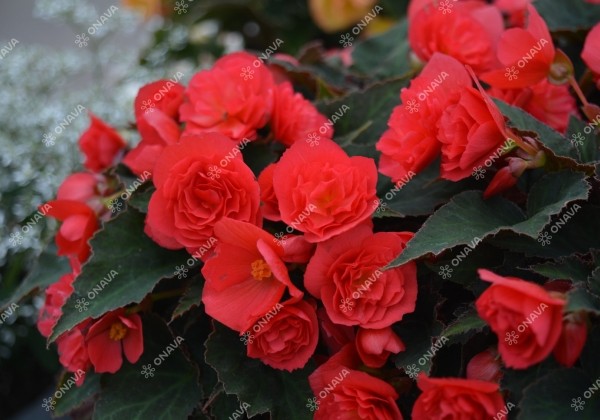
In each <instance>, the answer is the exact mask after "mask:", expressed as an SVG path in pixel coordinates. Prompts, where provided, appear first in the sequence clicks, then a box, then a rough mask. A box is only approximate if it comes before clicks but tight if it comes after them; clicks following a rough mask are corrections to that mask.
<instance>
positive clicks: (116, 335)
mask: <svg viewBox="0 0 600 420" xmlns="http://www.w3.org/2000/svg"><path fill="white" fill-rule="evenodd" d="M127 331H128V330H127V327H126V326H125V325H123V323H122V322H120V321H117V322H115V323H114V324H112V325H111V326H110V332H109V333H108V336H109V337H110V339H111V340H114V341H119V340H122V339H123V338H125V336H126V335H127Z"/></svg>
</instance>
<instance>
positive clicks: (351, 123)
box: [316, 79, 407, 155]
mask: <svg viewBox="0 0 600 420" xmlns="http://www.w3.org/2000/svg"><path fill="white" fill-rule="evenodd" d="M406 84H407V79H394V80H390V81H387V82H385V83H376V84H374V85H372V86H370V87H368V88H367V89H365V90H361V91H356V92H352V93H350V94H348V95H346V96H342V97H340V98H338V99H336V100H334V101H325V102H317V103H316V106H317V108H318V109H319V112H321V113H322V114H323V115H325V116H326V117H327V118H329V120H330V121H331V122H332V123H334V125H333V129H334V130H335V139H336V141H338V143H340V146H342V147H343V148H344V150H346V151H347V152H348V153H349V154H351V155H357V154H360V153H362V151H364V150H365V149H366V148H371V149H372V148H373V147H374V144H375V143H376V142H377V140H379V137H381V135H382V134H383V132H384V131H385V130H386V129H387V121H388V119H389V117H390V115H391V113H392V109H393V108H394V107H395V106H396V105H398V104H399V103H400V89H401V88H403V87H404V86H406ZM334 120H335V121H334ZM349 134H351V135H352V136H350V137H346V138H344V136H347V135H349ZM361 146H362V147H361ZM365 146H368V147H365ZM352 147H355V148H356V147H358V149H355V150H354V151H353V150H352Z"/></svg>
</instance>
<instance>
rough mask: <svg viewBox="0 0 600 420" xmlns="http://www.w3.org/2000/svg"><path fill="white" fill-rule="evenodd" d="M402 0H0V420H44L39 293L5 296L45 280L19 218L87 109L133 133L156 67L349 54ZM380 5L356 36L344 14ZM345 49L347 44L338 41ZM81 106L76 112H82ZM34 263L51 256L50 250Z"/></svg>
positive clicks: (36, 247)
mask: <svg viewBox="0 0 600 420" xmlns="http://www.w3.org/2000/svg"><path fill="white" fill-rule="evenodd" d="M407 3H408V1H407V0H387V1H377V0H177V1H175V0H95V1H89V0H20V1H18V2H17V1H10V2H9V1H7V0H3V1H2V2H0V85H1V86H2V94H1V95H0V150H2V153H1V154H0V203H1V205H0V308H3V307H4V308H6V307H7V306H10V305H12V307H13V308H14V304H15V303H16V304H17V305H18V307H17V308H14V310H11V311H10V316H9V317H8V318H6V319H3V320H2V322H0V419H47V418H50V414H51V413H50V412H47V411H45V410H44V408H43V407H42V405H41V402H42V399H43V398H44V397H46V396H48V395H50V394H51V393H52V392H53V390H54V385H55V383H56V378H57V375H58V373H59V364H58V359H57V355H56V350H55V348H54V347H53V346H51V347H50V348H49V349H46V345H45V341H44V339H43V338H42V336H41V335H40V334H39V333H38V331H37V329H36V326H35V322H36V318H37V313H38V311H39V308H40V307H41V305H42V302H43V299H44V293H43V291H38V292H37V293H34V294H33V295H29V296H27V297H25V298H24V299H21V300H20V301H19V302H11V301H10V298H11V296H14V294H15V293H17V294H18V292H19V285H20V284H22V283H23V282H26V281H27V279H28V278H32V277H36V278H38V279H39V278H40V276H41V277H43V278H44V279H46V278H47V279H48V280H47V283H46V284H50V283H52V282H55V281H56V280H57V279H58V275H59V273H62V272H65V271H67V270H66V269H65V267H66V263H65V266H57V265H56V263H54V262H53V263H50V262H48V263H46V260H45V258H44V256H45V255H46V254H48V255H50V254H52V253H54V252H55V251H54V250H53V244H52V243H53V239H52V238H53V232H54V230H55V228H56V225H55V223H53V221H52V220H47V219H46V218H42V220H41V221H40V222H39V223H35V224H33V223H30V224H29V225H28V224H27V222H28V221H31V220H32V218H33V216H34V215H35V213H36V210H37V208H38V206H39V205H41V204H43V203H44V202H46V201H48V200H50V199H52V198H53V197H54V196H55V194H56V189H57V187H58V185H60V183H61V181H62V180H63V179H64V178H65V177H66V175H67V174H69V173H71V172H73V171H75V170H78V169H80V167H81V160H80V156H79V154H78V150H77V147H76V142H77V140H78V138H79V136H80V134H81V133H82V132H83V130H84V129H85V128H86V127H87V126H88V124H89V118H88V115H87V113H88V112H92V113H94V114H96V115H98V116H99V117H101V118H102V119H103V120H105V121H107V122H108V123H110V124H111V125H113V126H115V127H117V128H119V129H120V131H122V134H123V136H124V137H126V138H127V140H128V141H129V142H130V144H135V143H136V142H137V141H138V139H137V138H135V137H134V134H132V133H133V132H134V130H128V128H130V127H131V124H132V122H133V107H132V104H133V99H134V98H135V95H136V93H137V91H138V89H139V88H140V87H141V86H142V85H144V84H146V83H148V82H150V81H152V80H156V79H159V78H173V77H174V75H175V74H177V73H178V72H181V74H183V80H182V83H184V84H186V82H187V80H189V79H190V78H191V76H192V75H193V74H194V73H195V72H197V71H199V70H201V69H202V68H206V67H210V66H211V64H212V63H213V62H214V61H215V59H216V58H218V57H219V56H221V55H223V54H225V53H228V52H232V51H236V50H241V49H247V50H251V51H255V52H257V53H258V54H260V53H262V52H264V51H265V49H267V48H269V46H271V48H273V47H272V46H273V45H274V42H275V41H276V40H277V39H281V40H283V41H284V42H283V44H281V45H279V46H278V48H277V53H284V54H289V55H292V56H294V57H296V58H298V59H300V61H301V62H302V63H310V62H311V60H312V61H314V60H321V59H330V60H333V61H336V60H337V61H338V62H339V61H344V60H346V63H345V64H346V65H348V64H349V63H348V62H347V61H348V60H350V55H349V54H350V51H351V42H349V38H348V37H349V36H350V35H351V36H352V38H353V40H354V39H356V38H358V37H360V38H366V37H370V36H373V35H374V34H377V33H380V32H382V31H384V30H386V29H388V28H389V27H390V26H391V25H392V24H394V23H395V22H396V21H397V20H398V19H399V17H400V16H401V15H402V14H403V13H404V11H405V10H406V6H407ZM376 5H380V7H382V9H383V11H382V12H381V13H380V14H378V15H377V17H376V18H374V20H373V21H371V22H369V25H368V26H367V27H366V28H365V30H363V31H360V34H359V35H354V34H352V33H351V32H352V31H351V29H352V28H353V25H355V24H356V23H357V22H358V21H360V20H361V19H363V18H364V16H365V15H366V14H367V13H368V12H369V11H371V10H372V9H373V7H374V6H376ZM343 47H350V48H343ZM84 108H85V110H84ZM48 261H54V259H52V260H50V259H48Z"/></svg>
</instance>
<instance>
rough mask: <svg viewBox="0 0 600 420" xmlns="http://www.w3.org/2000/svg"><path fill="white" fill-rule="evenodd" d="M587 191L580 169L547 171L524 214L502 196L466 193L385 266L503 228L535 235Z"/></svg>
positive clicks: (445, 208) (537, 184)
mask: <svg viewBox="0 0 600 420" xmlns="http://www.w3.org/2000/svg"><path fill="white" fill-rule="evenodd" d="M589 190H590V185H589V184H588V183H587V182H586V181H585V175H584V174H582V173H580V172H569V171H565V172H558V173H550V174H547V175H546V176H544V177H542V178H541V179H540V180H539V181H538V182H537V183H536V184H535V185H534V186H533V187H532V191H531V195H530V197H529V207H530V209H531V210H530V211H528V214H529V218H527V217H525V215H524V214H523V212H522V211H521V210H520V209H519V208H518V207H517V206H516V205H515V204H513V203H512V202H510V201H507V200H505V199H503V198H500V197H492V198H490V199H488V200H484V199H483V197H482V194H481V193H480V192H476V191H465V192H463V193H461V194H458V195H456V196H455V197H454V198H453V199H452V200H451V201H450V202H449V203H448V204H446V205H444V206H443V207H442V208H440V209H439V210H438V211H436V212H435V213H434V214H433V215H432V216H431V217H430V218H429V219H427V221H426V222H425V223H424V224H423V226H422V227H421V229H420V230H419V231H418V232H417V233H416V234H415V236H414V238H413V239H412V240H411V241H410V242H409V243H408V245H407V247H406V249H405V250H404V251H403V252H402V254H401V255H400V256H399V257H398V258H396V259H395V260H394V261H393V262H392V263H390V265H389V267H397V266H399V265H401V264H404V263H406V262H407V261H410V260H413V259H415V258H419V257H422V256H424V255H426V254H429V253H432V254H434V255H437V254H440V253H441V252H442V251H444V250H446V249H449V248H452V247H455V246H457V245H466V244H469V243H473V241H474V240H475V238H479V239H481V240H483V239H484V238H485V237H487V236H490V235H495V234H497V233H498V232H500V231H503V230H509V231H513V232H516V233H519V234H523V235H526V236H529V237H530V238H537V236H538V234H539V233H540V232H541V231H542V229H543V227H544V226H545V225H546V224H547V223H548V222H549V221H550V218H551V216H553V215H556V214H558V213H560V211H561V210H562V209H563V208H564V207H565V206H566V205H567V204H568V203H569V202H571V201H574V200H581V199H586V198H587V196H588V192H589Z"/></svg>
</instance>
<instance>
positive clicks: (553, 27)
mask: <svg viewBox="0 0 600 420" xmlns="http://www.w3.org/2000/svg"><path fill="white" fill-rule="evenodd" d="M535 7H536V9H537V11H538V12H539V14H540V15H541V16H542V17H543V18H544V20H545V21H546V24H547V25H548V29H550V31H552V32H554V31H570V32H574V31H577V30H581V29H589V28H591V27H592V26H594V25H595V24H596V23H598V21H600V6H598V5H594V4H591V3H588V2H585V1H573V2H570V3H569V7H565V3H564V1H562V0H542V1H538V2H536V3H535Z"/></svg>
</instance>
